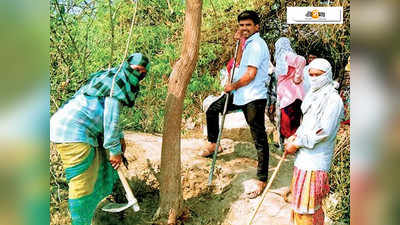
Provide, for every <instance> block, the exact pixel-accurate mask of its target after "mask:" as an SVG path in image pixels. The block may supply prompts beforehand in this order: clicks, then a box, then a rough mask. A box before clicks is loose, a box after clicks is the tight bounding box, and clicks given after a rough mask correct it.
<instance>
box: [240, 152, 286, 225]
mask: <svg viewBox="0 0 400 225" xmlns="http://www.w3.org/2000/svg"><path fill="white" fill-rule="evenodd" d="M285 158H286V151H285V152H283V155H282V158H281V160H279V163H278V165H277V166H276V169H275V171H274V173H273V174H272V176H271V178H270V179H269V182H268V184H267V187H265V189H264V192H263V194H262V196H261V200H260V202H259V203H258V205H257V208H256V210H254V212H253V215H252V216H251V218H250V221H249V223H248V225H251V223H252V222H253V220H254V217H255V216H256V214H257V211H258V209H259V208H260V206H261V203H262V202H263V201H264V198H265V195H267V192H268V190H269V188H270V187H271V184H272V182H273V181H274V179H275V176H276V174H277V173H278V171H279V168H280V167H281V164H282V162H283V161H284V160H285Z"/></svg>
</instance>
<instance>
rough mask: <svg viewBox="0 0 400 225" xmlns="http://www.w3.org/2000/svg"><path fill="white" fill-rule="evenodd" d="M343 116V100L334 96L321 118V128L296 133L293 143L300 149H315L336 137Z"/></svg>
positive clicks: (300, 130)
mask: <svg viewBox="0 0 400 225" xmlns="http://www.w3.org/2000/svg"><path fill="white" fill-rule="evenodd" d="M342 115H343V103H342V100H341V99H340V97H339V96H332V97H331V99H330V101H328V102H327V108H326V109H325V110H324V114H323V115H322V117H321V124H320V127H317V128H316V129H315V130H314V131H312V132H302V131H303V129H299V130H298V131H297V132H296V138H295V140H294V141H293V142H292V143H293V144H294V145H296V146H298V147H299V148H300V147H305V148H308V149H312V148H314V146H315V145H316V144H318V143H320V142H321V141H323V140H325V139H326V138H328V137H330V136H332V135H335V134H334V132H336V126H337V125H338V123H339V118H340V117H341V116H342ZM300 127H301V126H300ZM300 127H299V128H300Z"/></svg>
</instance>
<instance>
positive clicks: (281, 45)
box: [274, 37, 295, 76]
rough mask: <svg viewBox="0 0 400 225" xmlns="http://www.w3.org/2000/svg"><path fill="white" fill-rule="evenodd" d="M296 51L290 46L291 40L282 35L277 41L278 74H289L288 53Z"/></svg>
mask: <svg viewBox="0 0 400 225" xmlns="http://www.w3.org/2000/svg"><path fill="white" fill-rule="evenodd" d="M289 52H292V53H295V51H294V50H293V49H292V47H291V46H290V40H289V39H288V38H286V37H281V38H279V39H278V40H277V41H276V42H275V54H274V58H275V63H276V67H275V73H276V75H277V76H279V75H282V74H287V72H288V64H287V62H286V55H287V54H288V53H289Z"/></svg>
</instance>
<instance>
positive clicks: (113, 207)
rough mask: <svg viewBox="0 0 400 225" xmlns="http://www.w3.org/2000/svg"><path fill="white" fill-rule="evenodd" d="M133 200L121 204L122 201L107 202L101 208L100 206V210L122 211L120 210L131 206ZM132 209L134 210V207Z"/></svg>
mask: <svg viewBox="0 0 400 225" xmlns="http://www.w3.org/2000/svg"><path fill="white" fill-rule="evenodd" d="M133 204H134V203H133V202H132V203H130V202H128V203H126V204H123V203H113V202H112V203H108V204H107V205H105V206H104V207H103V208H102V210H103V211H106V212H111V213H118V212H122V211H124V210H125V209H127V208H129V207H131V206H133ZM134 210H135V208H134Z"/></svg>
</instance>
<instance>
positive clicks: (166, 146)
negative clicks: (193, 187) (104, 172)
mask: <svg viewBox="0 0 400 225" xmlns="http://www.w3.org/2000/svg"><path fill="white" fill-rule="evenodd" d="M201 10H202V0H187V1H186V11H185V24H184V36H183V46H182V52H181V56H180V58H179V60H178V61H177V62H176V64H175V65H174V67H173V70H172V73H171V76H170V78H169V83H168V96H167V101H166V110H165V111H166V115H165V119H164V129H163V141H162V153H161V174H160V209H159V210H160V211H159V213H160V217H161V218H162V219H163V218H169V220H170V221H169V222H170V223H171V224H174V223H175V221H176V217H179V216H180V215H182V212H183V197H182V188H181V140H180V138H181V122H182V112H183V101H184V98H185V93H186V88H187V86H188V84H189V80H190V78H191V77H192V73H193V71H194V68H195V66H196V63H197V58H198V53H199V42H200V27H201Z"/></svg>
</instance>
